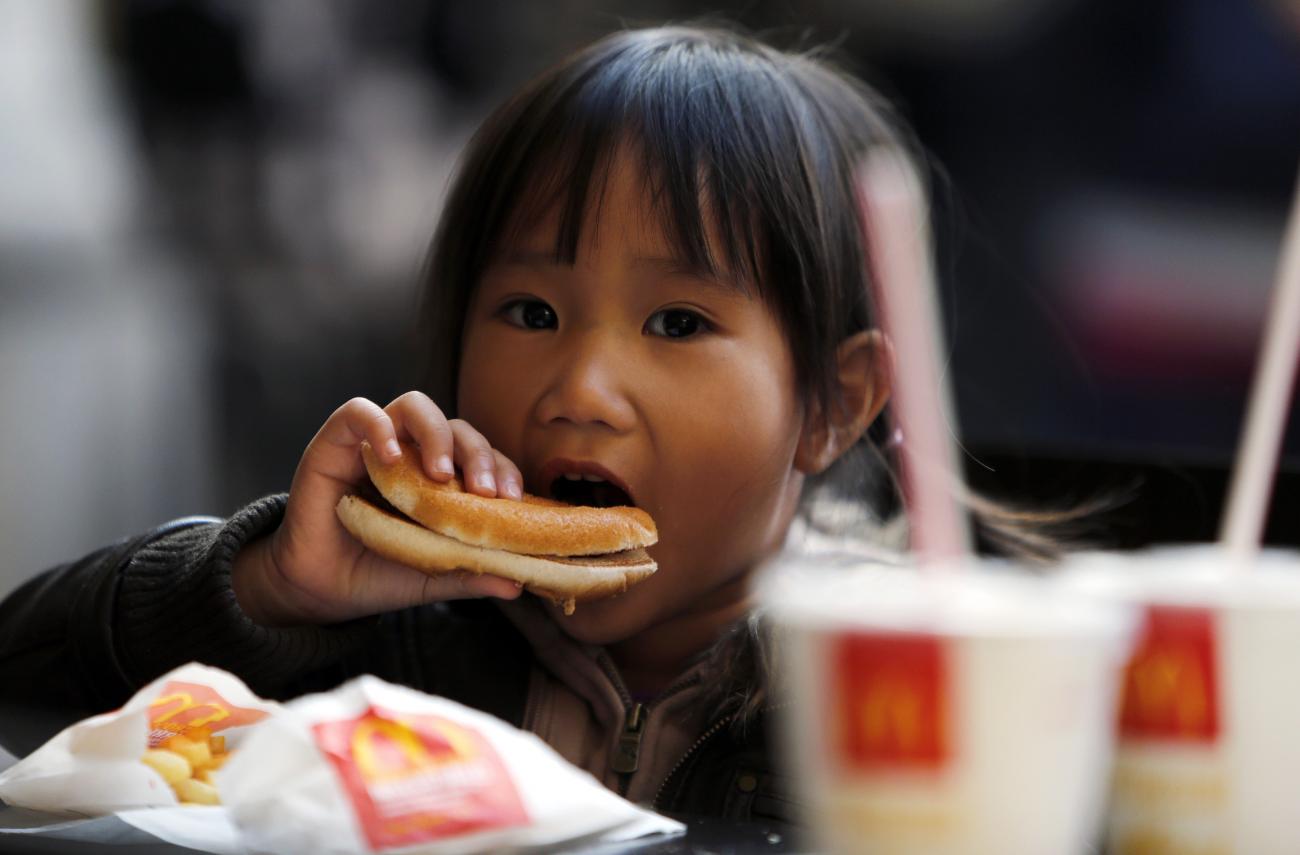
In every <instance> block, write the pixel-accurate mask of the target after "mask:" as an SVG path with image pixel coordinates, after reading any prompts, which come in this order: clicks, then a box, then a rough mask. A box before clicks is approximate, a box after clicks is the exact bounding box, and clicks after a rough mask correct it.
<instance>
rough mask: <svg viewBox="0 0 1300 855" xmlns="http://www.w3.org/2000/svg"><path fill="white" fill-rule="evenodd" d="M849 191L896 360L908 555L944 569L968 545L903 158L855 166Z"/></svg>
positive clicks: (918, 223) (930, 293) (888, 154)
mask: <svg viewBox="0 0 1300 855" xmlns="http://www.w3.org/2000/svg"><path fill="white" fill-rule="evenodd" d="M857 189H858V203H859V205H860V206H861V209H862V215H863V222H864V225H865V228H866V237H867V246H868V247H869V248H870V255H871V262H872V266H873V268H874V274H875V275H874V276H869V277H868V278H869V280H870V281H871V282H872V283H873V285H874V289H875V298H876V303H877V305H878V306H879V307H880V313H881V322H882V325H883V327H884V331H885V333H886V335H888V336H889V338H890V339H891V341H892V342H893V345H894V349H895V354H896V358H895V360H894V390H893V402H894V404H893V405H894V418H895V420H896V422H897V423H898V424H899V426H901V428H902V433H903V439H904V441H903V446H902V450H901V456H902V462H903V492H904V501H905V503H906V505H907V508H908V512H909V520H908V523H909V527H910V530H911V538H912V549H913V551H914V552H916V554H917V555H918V557H919V558H920V559H921V563H922V564H926V563H935V562H940V563H947V562H950V561H953V560H954V559H960V558H961V557H963V556H965V555H967V554H968V553H969V552H970V545H969V544H970V539H969V534H968V532H967V526H966V519H965V516H964V515H963V514H962V512H961V510H960V508H959V507H958V504H957V499H956V496H955V488H956V485H957V484H958V483H959V480H958V474H957V473H958V468H957V460H958V458H957V449H956V443H955V441H954V440H953V436H952V430H951V428H950V425H951V424H952V420H951V418H950V413H951V412H952V407H951V405H950V403H949V393H948V385H947V383H946V382H945V378H944V376H943V375H942V373H941V372H940V365H941V364H942V357H941V353H942V350H941V348H940V341H941V340H942V339H941V335H940V329H941V327H940V322H939V314H938V309H937V298H936V294H935V287H934V276H933V273H932V270H931V266H930V247H929V239H928V238H929V233H928V229H927V227H926V218H925V214H924V212H925V204H924V201H923V199H922V194H921V187H920V181H919V179H918V178H917V175H916V173H915V171H914V170H913V167H912V165H911V163H910V162H909V161H908V159H907V158H906V156H904V155H903V154H902V152H899V151H895V150H892V149H884V150H880V151H876V152H873V153H871V154H870V155H868V156H867V158H866V159H865V161H864V162H863V163H862V164H861V165H860V166H859V168H858V176H857ZM868 272H869V273H870V272H871V271H868Z"/></svg>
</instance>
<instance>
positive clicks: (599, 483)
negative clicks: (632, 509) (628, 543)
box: [550, 475, 633, 508]
mask: <svg viewBox="0 0 1300 855" xmlns="http://www.w3.org/2000/svg"><path fill="white" fill-rule="evenodd" d="M550 492H551V498H553V499H555V500H556V501H560V502H567V503H569V504H570V505H587V506H589V507H593V508H614V507H620V506H633V504H632V498H631V496H629V495H628V494H627V493H625V492H624V491H623V490H622V489H621V488H620V487H618V486H617V485H616V484H613V483H611V482H609V481H606V480H604V479H603V478H596V477H595V476H591V475H586V476H583V475H561V476H559V477H558V478H556V479H555V480H554V481H552V482H551V490H550Z"/></svg>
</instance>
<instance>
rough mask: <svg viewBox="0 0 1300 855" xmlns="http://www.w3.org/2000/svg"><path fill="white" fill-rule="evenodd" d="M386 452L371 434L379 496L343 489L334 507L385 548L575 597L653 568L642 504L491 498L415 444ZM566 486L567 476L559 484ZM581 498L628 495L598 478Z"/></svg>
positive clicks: (364, 451) (364, 448) (428, 564)
mask: <svg viewBox="0 0 1300 855" xmlns="http://www.w3.org/2000/svg"><path fill="white" fill-rule="evenodd" d="M401 445H402V456H401V458H400V459H398V460H395V461H393V462H391V463H390V462H387V461H384V460H382V459H380V457H379V455H378V454H376V453H375V451H374V449H372V448H371V447H370V444H369V443H362V444H361V456H362V459H363V460H364V461H365V464H366V471H367V472H368V473H369V475H370V481H371V483H372V484H373V485H374V488H375V490H376V491H377V492H378V496H373V495H371V496H366V497H363V496H360V495H346V496H344V497H343V498H342V499H340V500H339V503H338V506H337V507H336V508H335V511H336V512H337V514H338V517H339V520H340V521H341V522H342V523H343V527H344V528H346V529H347V530H348V531H349V532H350V533H351V534H352V536H353V537H355V538H356V539H357V540H359V541H361V543H363V544H365V545H366V547H368V548H369V549H371V550H372V551H374V552H376V553H378V554H379V555H382V556H384V557H385V558H389V559H392V560H393V561H398V562H400V563H402V564H406V565H408V566H410V567H414V568H416V569H418V570H422V571H424V572H426V573H431V574H434V573H448V572H454V571H458V570H468V571H471V572H474V573H489V574H491V575H493V576H501V577H503V578H506V579H511V580H513V581H515V582H520V583H522V584H523V586H524V587H525V588H526V589H527V590H529V591H532V592H533V593H536V594H539V595H541V596H544V597H547V598H549V599H551V600H554V601H555V602H557V603H560V604H562V605H563V607H564V613H565V614H572V613H573V609H574V604H575V603H577V602H581V601H584V600H594V599H599V598H601V597H607V596H610V595H612V594H617V593H619V592H621V591H624V590H626V589H627V588H628V586H630V585H634V584H636V583H637V582H640V581H643V580H645V579H647V578H649V576H650V575H651V574H652V573H654V572H655V569H656V564H655V562H654V561H653V560H652V559H651V558H650V556H649V555H648V554H647V553H646V551H645V548H646V547H647V546H650V545H652V544H654V543H655V542H656V541H657V540H658V539H659V534H658V531H657V530H656V529H655V524H654V520H652V519H651V518H650V515H649V514H647V513H646V512H645V511H643V510H641V509H640V508H636V507H631V506H624V505H617V506H611V507H600V506H595V504H593V505H582V504H568V503H566V502H560V501H556V500H554V499H547V498H544V497H541V496H534V495H530V494H527V493H525V494H524V496H523V500H522V501H520V500H515V499H503V498H487V497H484V496H479V495H476V494H474V493H470V492H468V491H466V490H465V488H464V485H463V484H462V483H461V481H460V479H459V478H453V479H452V480H451V481H448V482H446V483H443V482H439V481H435V480H433V479H432V478H430V477H429V476H428V475H427V474H425V472H424V468H423V467H422V466H421V465H420V456H419V454H418V452H417V451H416V449H415V447H414V446H412V445H410V444H407V443H402V444H401ZM559 486H567V485H559ZM581 493H582V491H577V490H575V491H571V492H570V494H571V495H575V497H577V498H583V497H585V498H590V499H592V501H593V502H595V503H598V504H605V503H607V502H609V501H611V500H613V501H617V500H618V499H619V498H621V499H623V500H626V496H625V495H624V494H622V492H621V491H620V490H618V489H617V488H615V487H613V486H612V485H595V486H592V487H591V488H590V489H588V490H587V491H586V492H585V494H583V495H581V496H580V495H578V494H581Z"/></svg>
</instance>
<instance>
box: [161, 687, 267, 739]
mask: <svg viewBox="0 0 1300 855" xmlns="http://www.w3.org/2000/svg"><path fill="white" fill-rule="evenodd" d="M265 717H266V713H265V712H264V711H262V710H254V709H247V708H245V707H239V706H235V705H234V704H232V703H230V702H229V701H227V700H226V699H225V698H223V697H222V696H221V694H220V693H219V692H217V690H216V689H214V688H212V687H211V686H207V685H204V684H202V683H186V682H182V681H179V680H172V681H171V682H169V683H167V684H166V685H164V686H163V688H162V691H161V692H159V694H158V697H156V698H154V700H153V702H152V703H150V704H149V730H150V744H157V743H158V742H161V741H162V740H163V739H166V738H167V737H168V736H171V735H173V734H177V733H188V732H190V731H193V730H197V729H199V728H204V729H206V730H207V731H208V732H210V733H215V732H217V731H221V730H226V729H228V728H232V727H241V726H243V725H246V724H252V723H253V722H255V721H260V720H261V719H263V718H265Z"/></svg>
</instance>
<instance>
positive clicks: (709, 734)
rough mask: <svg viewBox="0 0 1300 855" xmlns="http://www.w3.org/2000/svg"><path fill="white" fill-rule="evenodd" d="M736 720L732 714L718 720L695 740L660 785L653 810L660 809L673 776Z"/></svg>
mask: <svg viewBox="0 0 1300 855" xmlns="http://www.w3.org/2000/svg"><path fill="white" fill-rule="evenodd" d="M735 718H736V716H735V715H734V714H732V715H729V716H727V717H725V718H720V719H718V720H717V721H715V722H714V723H713V725H712V726H711V727H709V729H708V730H706V731H704V733H702V734H700V738H699V739H697V740H695V742H694V743H693V744H692V745H691V747H690V748H687V749H686V753H685V754H683V755H682V756H681V757H680V758H679V759H678V760H677V763H676V764H674V766H673V768H672V770H671V771H670V772H669V773H668V775H667V777H665V778H664V781H663V783H662V784H660V785H659V789H658V791H656V792H655V797H654V799H653V800H651V802H650V808H651V810H658V809H659V800H660V799H662V798H663V795H664V790H666V789H668V784H669V783H670V782H671V781H672V779H673V776H674V775H676V774H677V773H678V772H679V771H680V770H681V768H682V767H683V766H685V765H686V761H687V760H689V759H691V755H693V754H694V753H695V752H696V751H698V750H699V749H700V746H701V745H703V744H704V743H706V742H708V741H709V740H710V739H712V738H713V735H714V734H716V733H717V732H718V731H719V730H722V728H724V727H726V726H727V725H729V724H731V722H732V721H734V720H735Z"/></svg>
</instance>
